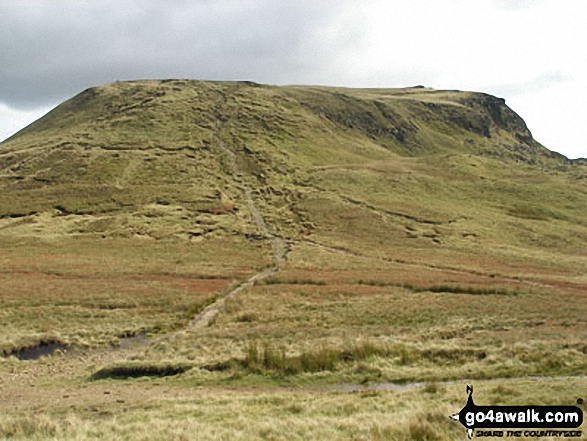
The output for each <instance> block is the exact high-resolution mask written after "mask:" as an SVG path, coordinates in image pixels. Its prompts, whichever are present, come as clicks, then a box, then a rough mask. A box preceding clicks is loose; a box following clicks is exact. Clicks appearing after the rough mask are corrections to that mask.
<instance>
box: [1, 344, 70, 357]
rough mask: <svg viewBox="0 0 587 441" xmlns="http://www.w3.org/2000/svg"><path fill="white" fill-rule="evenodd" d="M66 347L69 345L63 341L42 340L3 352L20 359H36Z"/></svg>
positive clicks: (64, 350) (63, 349) (66, 348)
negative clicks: (33, 344) (26, 346)
mask: <svg viewBox="0 0 587 441" xmlns="http://www.w3.org/2000/svg"><path fill="white" fill-rule="evenodd" d="M68 349H69V347H68V346H66V345H64V344H63V343H59V342H55V341H42V342H40V343H39V344H38V345H36V346H31V347H28V348H21V349H18V350H14V351H12V352H10V353H8V354H4V357H10V356H14V357H16V358H18V359H19V360H22V361H25V360H38V359H39V358H41V357H47V356H49V355H51V354H53V353H54V352H55V351H58V350H59V351H63V352H67V350H68Z"/></svg>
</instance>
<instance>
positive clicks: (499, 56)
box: [0, 0, 587, 158]
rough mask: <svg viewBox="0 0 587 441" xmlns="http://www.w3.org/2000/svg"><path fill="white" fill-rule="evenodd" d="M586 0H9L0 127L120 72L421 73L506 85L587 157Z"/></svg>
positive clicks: (318, 78)
mask: <svg viewBox="0 0 587 441" xmlns="http://www.w3.org/2000/svg"><path fill="white" fill-rule="evenodd" d="M586 17H587V1H585V0H475V1H472V0H360V1H359V0H357V1H353V0H320V1H318V0H289V1H286V2H284V1H278V0H166V1H159V0H125V1H123V2H121V1H119V0H51V1H46V0H1V1H0V140H2V139H5V138H6V137H8V136H9V135H11V134H13V133H15V132H16V131H18V130H20V129H21V128H23V127H25V126H26V125H28V124H30V123H31V122H32V121H34V120H35V119H37V118H39V117H40V116H42V115H43V114H45V113H46V112H48V111H49V110H50V109H51V108H53V107H54V106H56V105H57V104H59V103H60V102H62V101H64V100H66V99H68V98H70V97H72V96H74V95H76V94H77V93H79V92H81V91H83V90H84V89H86V88H88V87H91V86H97V85H100V84H105V83H109V82H113V81H118V80H132V79H144V78H191V79H207V80H251V81H255V82H258V83H266V84H277V85H283V84H315V85H316V84H319V85H331V86H348V87H409V86H414V85H425V86H428V87H434V88H436V89H451V90H452V89H459V90H473V91H479V92H486V93H490V94H492V95H496V96H499V97H502V98H505V99H506V103H507V104H508V105H509V106H510V107H511V108H512V109H513V110H514V111H516V112H517V113H518V114H520V115H521V116H522V118H524V120H525V121H526V123H527V125H528V127H529V128H530V130H531V131H532V133H533V135H534V137H535V138H536V139H537V140H538V141H539V142H541V143H542V144H543V145H545V146H546V147H547V148H549V149H550V150H554V151H557V152H559V153H562V154H564V155H566V156H568V157H569V158H577V157H587V111H585V110H584V108H585V105H586V104H587V56H586V55H585V54H586V51H585V42H586V41H587V26H585V18H586Z"/></svg>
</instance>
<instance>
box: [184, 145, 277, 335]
mask: <svg viewBox="0 0 587 441" xmlns="http://www.w3.org/2000/svg"><path fill="white" fill-rule="evenodd" d="M214 141H215V145H217V146H218V147H219V149H220V150H221V151H222V152H223V153H224V154H225V155H226V158H227V159H228V165H229V166H230V169H231V172H232V177H233V179H234V180H235V181H236V182H237V183H238V184H239V185H240V186H241V187H242V189H243V196H244V198H245V201H246V203H247V206H248V207H249V211H250V212H251V216H252V218H253V221H254V222H255V224H257V227H258V228H259V231H260V232H261V234H262V235H263V236H265V238H266V239H267V240H268V241H269V242H270V243H271V247H272V249H273V259H274V261H275V265H274V266H272V267H270V268H267V269H264V270H263V271H260V272H258V273H257V274H254V275H253V276H251V277H249V278H248V279H247V280H245V281H244V282H243V283H241V284H240V285H238V286H236V287H234V288H233V289H230V290H228V291H227V292H226V293H225V294H224V295H222V296H220V297H219V298H218V299H217V300H216V301H215V302H214V303H212V304H211V305H209V306H208V307H206V308H205V309H204V310H203V311H202V312H201V313H200V314H198V315H197V316H196V317H194V319H193V320H192V321H191V322H190V323H189V325H188V326H187V329H188V330H194V329H202V328H205V327H207V326H210V324H211V323H213V320H214V318H215V317H216V316H217V315H218V314H219V313H220V312H222V311H223V310H224V307H225V305H226V301H227V300H228V299H231V298H233V297H235V296H236V295H237V294H239V293H240V292H241V291H243V290H245V289H247V288H249V287H251V286H253V285H254V284H255V283H256V282H257V281H259V280H263V279H265V278H267V277H269V276H270V275H271V274H274V273H275V272H277V271H278V270H279V268H281V267H282V266H284V265H285V263H286V253H287V246H286V244H285V241H284V240H283V239H282V238H281V237H278V236H275V235H273V234H271V232H270V231H269V228H267V224H266V222H265V219H263V216H262V215H261V213H260V211H259V209H258V208H257V205H256V204H255V200H254V199H253V192H252V191H251V188H250V187H249V185H248V184H247V182H246V181H245V180H244V179H243V178H242V172H241V169H240V167H239V165H238V160H237V157H236V155H235V154H234V152H233V151H232V150H230V149H229V148H228V147H227V146H226V144H225V143H224V141H222V139H220V138H218V137H215V138H214Z"/></svg>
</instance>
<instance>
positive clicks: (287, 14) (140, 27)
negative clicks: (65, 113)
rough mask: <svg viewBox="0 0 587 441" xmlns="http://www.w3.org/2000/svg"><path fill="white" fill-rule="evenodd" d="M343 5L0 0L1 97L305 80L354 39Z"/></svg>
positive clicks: (46, 100) (49, 97) (29, 101)
mask: <svg viewBox="0 0 587 441" xmlns="http://www.w3.org/2000/svg"><path fill="white" fill-rule="evenodd" d="M345 10H346V6H345V3H344V2H335V1H328V0H327V1H321V2H313V1H297V2H279V3H278V2H272V1H269V0H261V1H255V2H242V1H237V0H218V1H207V0H199V1H179V2H158V1H154V0H150V1H138V0H127V1H125V2H115V1H112V0H103V1H100V2H85V1H77V0H76V1H73V0H58V1H52V2H45V1H43V0H28V1H17V0H3V1H2V3H0V17H2V18H1V19H0V20H1V21H0V41H2V46H1V47H0V84H1V85H2V86H1V89H0V101H2V102H4V103H5V104H7V105H9V106H11V107H13V108H21V109H27V108H33V107H36V106H39V105H47V104H50V103H51V104H52V103H56V102H57V101H60V100H62V99H64V98H65V97H67V96H69V95H72V94H74V93H76V92H78V91H79V90H81V89H83V88H85V87H87V86H90V85H95V84H102V83H106V82H111V81H115V80H122V79H133V78H146V77H148V78H170V77H173V78H177V77H181V78H186V77H187V78H205V79H219V80H221V79H255V80H257V81H262V82H270V83H281V82H288V81H292V82H295V80H296V79H298V78H301V79H302V80H304V79H308V80H310V77H311V75H308V74H314V75H315V74H316V73H318V76H319V75H320V73H319V71H320V70H321V69H322V66H324V65H327V64H328V60H329V59H330V58H331V57H332V56H336V54H337V53H338V52H339V49H340V47H341V44H342V45H344V44H345V43H348V42H350V41H352V40H353V36H352V32H351V33H350V34H349V31H348V28H346V27H345V26H340V23H344V21H345V14H344V13H345ZM339 39H341V41H342V43H341V42H340V41H339ZM358 39H360V37H358V36H357V40H358Z"/></svg>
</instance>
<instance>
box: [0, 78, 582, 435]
mask: <svg viewBox="0 0 587 441" xmlns="http://www.w3.org/2000/svg"><path fill="white" fill-rule="evenodd" d="M586 178H587V166H586V165H585V164H584V163H583V162H581V161H570V160H568V159H567V158H565V157H563V156H561V155H559V154H556V153H553V152H550V151H549V150H547V149H546V148H545V147H543V146H542V145H540V144H539V143H538V142H536V141H535V140H534V139H533V138H532V135H531V133H530V131H529V130H528V128H527V127H526V124H525V123H524V121H523V119H522V118H521V117H520V116H518V115H517V114H516V113H515V112H514V111H513V110H511V109H510V108H509V107H507V105H506V104H505V102H504V100H503V99H500V98H496V97H493V96H490V95H486V94H482V93H474V92H460V91H438V90H433V89H428V88H424V87H414V88H406V89H344V88H329V87H311V86H288V87H276V86H266V85H259V84H255V83H251V82H203V81H188V80H168V81H133V82H120V83H114V84H109V85H105V86H100V87H95V88H91V89H88V90H86V91H84V92H82V93H81V94H79V95H77V96H75V97H74V98H72V99H70V100H68V101H66V102H64V103H63V104H61V105H60V106H58V107H57V108H55V109H54V110H53V111H51V112H50V113H49V114H47V115H46V116H45V117H43V118H41V119H40V120H38V121H36V122H35V123H33V124H32V125H30V126H29V127H27V128H26V129H24V130H22V131H21V132H19V133H17V134H16V135H14V136H13V137H11V138H10V139H8V140H6V141H5V142H3V143H1V144H0V247H1V249H2V255H1V256H0V263H1V265H0V282H2V286H3V290H2V292H1V293H0V306H1V307H2V308H0V318H1V319H2V320H0V329H1V330H2V332H1V333H0V335H1V337H0V353H4V354H5V355H6V356H7V358H5V359H0V384H3V385H4V389H5V391H4V392H5V393H4V396H5V400H4V403H3V404H0V406H2V409H3V411H5V414H6V416H4V417H2V418H3V419H0V433H1V434H3V435H5V436H13V435H14V434H16V435H18V434H19V433H20V432H19V430H20V431H21V432H22V431H24V430H25V429H26V430H28V431H29V432H27V433H24V432H23V433H24V435H22V436H23V437H26V436H29V437H31V436H33V435H35V436H37V437H38V438H39V439H44V438H43V437H51V436H53V437H54V436H57V437H61V438H67V437H73V436H74V435H75V436H77V437H78V438H82V437H83V436H87V437H90V438H91V437H92V436H97V435H96V433H98V434H100V436H104V437H109V436H111V437H114V436H115V435H114V434H116V437H120V436H122V435H121V433H122V434H123V435H124V436H127V437H128V438H129V439H134V438H133V437H135V438H136V437H138V438H140V436H141V435H140V434H137V433H135V429H134V428H135V427H136V421H144V420H145V415H146V414H148V415H149V420H150V421H156V423H150V424H149V425H148V429H145V430H147V432H145V433H144V434H143V435H144V436H145V438H148V437H149V436H151V437H152V436H154V435H153V434H155V433H156V434H157V435H158V436H160V437H161V438H162V439H164V438H165V437H166V436H167V437H169V439H171V437H175V438H177V437H179V436H180V435H182V434H183V435H185V436H187V437H188V438H189V433H191V432H190V431H193V424H195V423H194V422H193V420H192V416H186V418H185V420H182V421H181V422H178V420H177V418H176V416H177V412H180V413H182V412H184V410H185V412H184V413H185V415H188V414H189V415H191V414H192V413H193V411H194V409H195V411H197V412H199V413H198V417H199V418H200V419H199V420H198V421H199V422H198V423H197V424H202V426H201V427H200V426H198V427H199V429H198V433H199V434H200V435H201V436H202V438H206V439H217V437H219V436H220V435H218V434H219V433H222V434H224V435H223V436H226V437H229V438H231V439H239V437H240V439H255V438H259V439H263V438H267V439H271V438H279V436H278V434H279V433H282V432H283V431H285V432H283V433H288V435H291V436H293V437H294V438H295V437H298V438H299V439H308V437H313V438H316V439H333V438H339V439H340V438H349V439H351V438H352V439H356V434H357V433H370V434H371V435H372V438H373V439H447V437H449V438H450V437H452V438H450V439H453V438H455V437H456V436H457V435H458V436H462V433H461V432H460V431H459V429H458V427H456V426H452V425H451V423H450V422H449V421H448V419H447V418H446V416H447V415H448V414H449V413H452V412H454V411H456V410H455V409H452V407H451V406H453V405H454V402H455V396H457V390H456V388H457V386H456V385H454V384H452V385H451V383H442V382H445V381H447V380H460V379H464V378H475V379H477V380H478V382H481V379H490V378H493V379H496V378H497V379H501V380H499V381H502V382H503V381H505V380H503V379H504V378H513V380H510V381H513V382H515V383H514V384H515V387H516V388H517V389H516V390H518V389H519V390H520V391H521V392H520V394H521V395H519V396H518V395H516V394H517V392H515V391H513V389H511V388H509V386H504V385H503V384H502V383H499V385H498V386H492V385H491V384H495V383H489V382H487V383H482V387H481V390H487V391H491V392H488V393H492V394H493V395H495V397H499V400H504V399H507V397H508V396H510V395H512V396H515V397H516V399H519V400H522V401H521V402H523V403H524V404H527V402H532V404H540V403H539V402H538V401H536V400H544V399H545V398H544V395H541V393H540V391H541V390H543V388H542V387H536V384H535V383H532V381H534V382H538V381H552V382H553V383H552V384H554V383H556V384H557V387H558V388H557V391H558V392H557V393H560V394H561V395H560V396H559V395H557V397H559V398H560V399H561V400H565V399H567V398H568V397H566V398H565V396H563V395H562V394H563V392H564V393H570V392H569V391H572V390H573V389H577V388H581V387H584V386H585V379H584V377H580V376H579V375H580V374H581V373H582V372H584V370H585V368H587V365H586V361H585V353H586V351H587V348H586V346H585V343H584V342H585V338H586V337H587V322H586V321H585V317H587V302H585V298H584V296H585V292H586V288H587V278H586V276H585V270H584V269H585V267H587V247H585V244H586V243H587V220H586V219H587V180H586ZM113 347H115V348H116V350H115V349H112V348H113ZM43 348H45V350H46V352H52V351H53V350H55V349H58V351H57V352H55V353H53V355H51V356H49V357H48V358H46V359H40V360H37V361H33V362H26V363H25V362H22V361H19V360H18V359H17V358H22V357H24V354H29V352H27V351H28V350H29V349H33V350H35V351H37V352H38V351H40V350H43ZM48 348H50V349H51V350H49V349H48ZM63 350H65V351H70V352H72V353H73V355H69V356H68V355H66V354H63V353H60V351H63ZM27 363H28V364H27ZM533 376H534V377H535V376H549V377H548V378H550V380H545V379H542V380H537V379H534V380H532V379H531V377H533ZM560 376H567V377H572V381H573V382H574V383H573V384H571V385H569V384H567V383H564V381H563V380H564V379H562V378H559V379H556V377H560ZM134 377H142V378H140V379H133V378H134ZM153 377H156V378H153ZM161 377H164V378H161ZM551 377H552V378H551ZM121 378H122V379H123V380H122V381H121V380H120V379H121ZM88 380H92V381H90V382H88ZM143 381H144V382H147V383H148V385H149V388H145V387H143V386H144V385H143V384H142V383H141V382H143ZM373 382H374V383H375V386H374V389H373V390H371V391H368V390H363V389H360V386H357V384H359V383H373ZM398 382H401V383H406V382H407V383H410V384H411V385H409V386H408V388H407V389H406V392H404V393H405V395H401V396H400V395H398V396H396V395H393V394H394V393H395V391H398V390H400V389H394V388H396V387H398V386H397V383H398ZM422 382H437V383H434V384H433V385H431V386H430V385H429V386H427V387H426V388H425V392H426V394H427V395H425V396H424V398H426V400H428V398H430V400H432V401H433V402H434V405H435V406H436V407H435V410H434V411H432V410H430V411H425V412H424V411H418V409H417V407H414V405H410V404H406V403H411V402H418V403H420V405H423V401H426V400H425V399H424V398H422V395H421V393H420V392H419V391H418V390H416V389H418V388H420V389H422ZM504 384H505V383H504ZM349 385H351V386H349ZM194 386H197V387H198V389H197V391H198V393H200V392H202V393H203V394H204V395H205V396H206V397H207V400H209V402H210V403H211V404H210V410H208V408H206V409H204V408H203V407H201V406H200V404H198V403H195V402H193V399H194V397H193V394H194V392H193V391H194V389H190V388H193V387H194ZM282 386H287V387H291V388H294V390H295V391H296V392H295V394H296V396H295V397H296V400H298V401H299V402H300V403H303V404H299V406H298V405H297V404H296V405H295V406H298V407H295V406H294V407H291V408H290V407H284V406H282V405H281V404H280V403H289V400H290V398H291V397H290V396H286V395H284V394H287V393H290V392H284V390H283V389H281V388H282ZM170 387H171V388H174V390H175V391H176V392H175V393H177V394H179V395H178V396H181V405H179V404H176V403H175V401H173V400H171V401H169V400H167V399H166V398H162V396H163V395H161V394H164V391H167V392H168V391H169V388H170ZM458 387H460V385H459V386H458ZM28 388H33V389H31V390H30V391H29V392H27V391H28V390H29V389H28ZM86 388H87V390H86ZM357 388H359V389H357ZM410 388H414V389H415V390H414V391H412V392H410V391H409V390H408V389H410ZM483 388H485V389H483ZM70 390H74V391H75V398H74V399H73V404H71V403H69V402H67V403H66V402H63V403H59V402H57V403H55V402H53V398H54V396H55V394H57V395H59V396H63V394H65V395H67V396H68V397H69V396H70ZM151 390H152V392H149V391H151ZM357 390H359V391H360V392H365V394H363V395H361V396H362V397H363V398H364V400H363V401H360V402H359V401H357V400H353V399H351V398H349V396H348V395H347V396H346V397H345V398H344V400H345V402H346V404H345V405H344V409H343V408H341V407H340V406H339V404H337V403H338V401H339V398H340V397H339V395H338V393H341V394H342V393H347V392H352V391H357ZM23 391H24V392H23ZM251 391H252V392H251ZM332 391H335V392H336V394H335V395H334V396H333V397H332V393H331V392H332ZM111 392H113V395H112V396H110V393H111ZM167 392H165V393H167ZM461 392H462V391H461ZM258 394H265V395H264V397H261V398H258V399H257V398H256V397H257V395H258ZM115 395H116V396H124V398H118V400H122V402H123V403H124V402H125V401H126V402H128V403H131V404H129V407H126V406H127V405H126V404H121V403H119V402H118V401H116V399H115ZM460 395H461V394H459V396H460ZM402 397H408V398H406V399H405V400H404V399H403V398H402ZM504 397H505V398H504ZM510 398H511V397H510ZM496 399H497V398H496ZM145 400H147V401H148V400H151V402H155V403H156V404H155V405H151V404H145ZM390 400H391V401H393V402H394V403H395V406H396V407H394V409H395V410H393V412H396V414H395V416H398V415H400V416H401V418H400V419H399V420H398V421H403V423H402V424H401V425H390V424H389V422H388V421H389V420H388V419H387V418H388V416H389V415H387V414H386V413H385V412H381V411H380V409H381V408H382V406H383V407H385V408H387V407H388V406H387V405H386V404H385V403H387V402H389V401H390ZM524 400H526V401H524ZM528 400H530V401H528ZM457 401H459V403H460V398H459V399H457ZM502 402H508V401H507V400H506V401H502ZM558 402H564V401H560V400H559V401H558ZM117 403H118V404H117ZM227 403H230V404H227ZM544 404H553V403H552V402H549V403H544ZM570 404H573V403H570ZM227 405H230V406H231V407H230V411H226V410H224V406H227ZM39 406H41V407H43V406H45V407H44V409H46V411H47V417H46V418H48V420H42V421H41V420H39V419H38V416H36V415H37V413H38V409H39ZM89 406H90V407H89ZM178 406H179V407H181V406H184V407H182V408H181V409H184V408H185V409H184V410H181V409H179V407H178ZM288 406H289V404H288ZM292 406H293V405H292ZM88 408H95V409H98V410H97V411H96V412H98V411H104V412H107V413H108V415H110V416H113V417H115V418H114V420H113V421H108V422H107V423H105V424H101V423H100V424H94V423H92V424H90V423H89V422H88V421H89V420H87V419H86V418H87V416H88V412H90V411H88ZM449 408H450V409H449ZM14 409H17V410H16V411H15V410H14ZM23 409H25V410H27V409H28V411H30V413H31V415H33V416H31V417H30V420H27V423H26V424H24V425H19V424H20V423H18V421H20V420H19V418H22V413H23ZM71 409H73V410H71ZM129 409H130V410H129ZM178 409H179V410H178ZM243 409H244V410H243ZM127 411H128V412H127ZM17 412H19V413H20V415H19V413H17ZM35 412H36V413H35ZM67 412H73V416H68V419H67V421H65V420H64V418H63V415H65V414H66V413H67ZM214 412H229V413H230V415H232V416H229V415H228V414H227V415H226V418H224V419H219V418H216V417H215V416H214ZM184 413H182V415H183V414H184ZM239 414H246V415H247V418H248V421H253V422H254V423H251V424H247V427H246V428H243V426H242V424H241V422H240V421H239V420H238V418H237V419H235V418H233V416H234V415H239ZM445 414H446V415H445ZM90 415H91V413H90ZM100 415H101V414H100ZM267 415H270V419H271V425H270V427H269V428H268V427H265V426H263V424H265V423H264V422H263V421H261V420H263V419H264V418H265V417H266V416H267ZM284 415H286V416H285V417H284ZM439 415H441V416H442V418H440V417H439ZM72 418H73V419H74V420H75V418H78V419H77V420H75V422H74V423H71V422H70V421H72ZM105 418H108V417H105ZM341 419H345V421H346V423H345V424H339V422H340V420H341ZM326 420H328V421H330V422H331V423H332V424H330V425H328V424H323V423H321V421H322V422H323V421H326ZM47 421H49V422H47ZM219 421H220V423H219ZM369 421H371V423H370V422H369ZM386 421H387V422H386ZM431 423H433V425H431ZM267 424H269V423H267ZM284 425H285V426H284ZM286 426H287V428H286ZM19 427H20V429H19ZM47 427H49V428H53V429H47ZM72 427H73V428H72ZM275 427H279V430H277V429H275ZM326 427H333V429H332V431H328V430H330V429H328V430H326ZM334 427H336V428H334ZM274 429H275V430H274ZM276 430H277V431H276ZM11 431H12V432H11ZM231 431H232V432H231ZM365 431H366V432H365ZM74 432H75V433H74ZM11 434H12V435H11ZM16 435H14V436H16ZM192 435H193V434H192ZM124 436H123V437H124ZM215 437H216V438H215ZM378 437H379V438H378ZM138 438H137V439H138ZM279 439H281V438H279ZM289 439H291V437H290V438H289Z"/></svg>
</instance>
